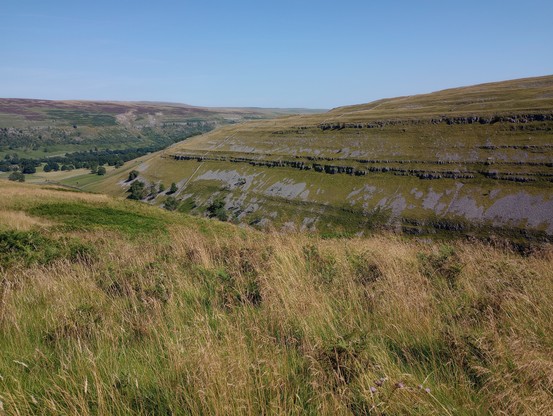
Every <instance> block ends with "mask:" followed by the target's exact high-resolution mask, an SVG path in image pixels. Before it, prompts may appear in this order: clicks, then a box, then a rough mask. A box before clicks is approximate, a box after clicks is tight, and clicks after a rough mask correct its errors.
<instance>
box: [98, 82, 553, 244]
mask: <svg viewBox="0 0 553 416" xmlns="http://www.w3.org/2000/svg"><path fill="white" fill-rule="evenodd" d="M552 143H553V77H552V76H547V77H540V78H528V79H522V80H514V81H505V82H499V83H492V84H484V85H478V86H472V87H464V88H456V89H450V90H445V91H439V92H436V93H432V94H425V95H417V96H410V97H400V98H394V99H385V100H380V101H376V102H374V103H370V104H363V105H357V106H350V107H340V108H337V109H334V110H331V111H329V112H327V113H324V114H317V115H299V116H290V117H284V118H277V119H272V120H265V121H253V122H248V123H242V124H237V125H233V126H227V127H223V128H220V129H217V130H215V131H213V132H210V133H208V134H204V135H201V136H197V137H194V138H191V139H189V140H185V141H182V142H180V143H178V144H175V145H174V146H172V147H170V148H168V149H166V150H165V151H163V152H161V153H158V154H156V155H154V156H151V157H146V158H144V159H141V160H140V162H139V163H138V162H137V163H135V164H133V165H132V166H131V165H129V166H128V167H127V168H126V169H123V170H120V171H117V172H114V173H113V175H108V177H107V178H106V180H105V181H103V182H102V183H101V184H97V185H94V186H91V187H89V188H87V189H90V190H95V191H101V192H109V193H112V194H114V195H126V192H127V190H128V188H129V186H130V184H131V183H130V181H127V179H128V174H129V172H130V171H131V170H137V172H138V173H139V175H138V177H137V179H136V180H138V181H142V182H143V183H144V184H145V185H146V186H148V187H151V186H152V185H153V186H157V185H159V184H164V186H168V185H169V184H171V183H173V182H174V183H175V184H176V185H177V188H178V190H177V191H176V192H174V193H172V194H171V196H172V197H173V198H176V199H177V201H178V202H179V208H178V209H180V210H181V211H184V212H192V213H197V214H200V215H204V214H205V213H206V211H209V209H210V208H209V207H211V206H213V205H214V204H219V205H220V204H221V203H222V204H223V205H224V209H225V210H226V216H227V217H228V218H229V219H230V220H232V221H235V222H239V223H246V224H251V225H256V226H259V227H263V228H276V229H283V228H284V229H296V230H313V231H318V232H323V233H336V232H341V233H347V234H367V233H370V232H371V230H374V229H380V228H385V229H393V230H401V231H403V232H405V233H409V234H417V235H439V234H441V233H442V232H443V231H446V232H447V234H448V235H452V234H454V235H463V236H466V235H468V236H476V237H481V236H489V235H491V234H500V235H510V237H512V238H513V239H518V238H520V237H522V238H523V239H527V238H528V237H531V238H534V239H536V240H537V241H540V240H543V239H547V238H550V236H551V235H553V182H552V181H553V162H552V161H553V144H552ZM168 196H169V195H168V194H167V193H166V192H159V193H158V192H154V193H148V194H145V195H144V197H145V199H146V200H148V201H149V202H150V203H154V204H159V205H163V204H164V203H165V201H166V199H167V197H168ZM548 236H549V237H548Z"/></svg>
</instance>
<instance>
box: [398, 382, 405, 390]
mask: <svg viewBox="0 0 553 416" xmlns="http://www.w3.org/2000/svg"><path fill="white" fill-rule="evenodd" d="M404 387H405V386H404V385H403V383H401V382H398V383H396V388H398V389H402V388H404Z"/></svg>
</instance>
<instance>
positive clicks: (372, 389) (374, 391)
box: [370, 386, 378, 394]
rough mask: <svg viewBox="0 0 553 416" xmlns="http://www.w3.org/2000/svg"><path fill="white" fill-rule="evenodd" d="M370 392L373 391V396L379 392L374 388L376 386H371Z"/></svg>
mask: <svg viewBox="0 0 553 416" xmlns="http://www.w3.org/2000/svg"><path fill="white" fill-rule="evenodd" d="M370 390H371V393H373V394H374V393H376V392H377V391H378V390H377V389H376V387H374V386H371V388H370Z"/></svg>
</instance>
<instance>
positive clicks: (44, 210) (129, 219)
mask: <svg viewBox="0 0 553 416" xmlns="http://www.w3.org/2000/svg"><path fill="white" fill-rule="evenodd" d="M29 212H30V213H31V214H32V215H37V216H42V217H46V218H49V219H52V220H54V221H59V222H62V223H63V224H64V225H66V226H68V227H69V228H70V229H83V230H87V229H95V228H105V229H110V230H115V231H119V232H122V233H124V234H127V235H129V236H133V237H136V236H140V235H149V234H152V233H158V232H165V231H166V228H165V224H164V223H163V221H162V220H161V219H159V218H156V217H153V216H148V215H144V214H141V213H138V212H133V211H129V210H120V209H116V208H111V207H105V206H94V205H84V204H80V203H75V202H60V203H50V204H41V205H38V206H36V207H33V208H31V209H30V211H29Z"/></svg>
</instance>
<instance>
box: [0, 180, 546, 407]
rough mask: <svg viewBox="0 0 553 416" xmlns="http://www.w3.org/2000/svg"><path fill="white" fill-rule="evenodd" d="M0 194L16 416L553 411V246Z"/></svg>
mask: <svg viewBox="0 0 553 416" xmlns="http://www.w3.org/2000/svg"><path fill="white" fill-rule="evenodd" d="M0 191H1V193H2V195H3V198H2V200H1V201H0V247H1V250H0V351H1V354H0V404H1V407H2V408H3V412H5V413H6V414H9V415H11V414H37V413H38V414H52V415H54V414H55V415H60V414H81V415H87V414H130V413H133V414H221V415H223V414H224V415H228V414H237V415H238V414H240V415H243V414H255V415H258V414H313V415H315V414H317V415H319V414H323V415H324V414H368V413H370V414H421V415H444V414H446V415H447V414H467V415H471V414H474V415H477V414H487V413H490V414H520V415H524V414H527V415H535V414H543V415H545V414H549V413H550V411H551V408H552V407H553V399H552V398H551V391H552V389H553V381H552V379H551V369H552V368H553V361H552V359H551V357H553V338H552V334H553V326H552V321H551V319H550V317H551V316H552V314H553V285H552V282H553V274H552V273H553V267H552V266H553V254H552V253H553V251H551V250H552V249H551V247H543V249H542V250H541V251H540V252H536V253H534V254H532V255H530V256H527V257H521V256H519V255H516V254H514V253H511V252H508V251H502V250H500V249H498V248H493V247H490V246H485V245H481V244H468V243H455V244H453V245H450V246H442V245H437V244H422V243H417V242H414V241H405V240H402V239H400V238H397V237H395V236H388V235H376V236H373V237H371V238H354V239H331V240H322V239H320V238H318V237H314V236H308V235H290V234H288V235H279V234H271V233H259V232H256V231H254V230H251V229H241V228H238V227H235V226H232V225H230V224H224V223H221V222H218V221H208V220H202V219H198V218H194V217H189V216H185V215H182V214H174V213H169V212H165V211H162V210H159V209H155V208H152V207H149V206H147V205H144V204H139V203H133V202H130V201H121V200H114V199H111V198H109V197H107V196H103V195H94V194H86V193H77V192H62V191H60V190H56V188H52V187H50V188H45V187H37V186H32V185H18V184H13V183H9V182H6V181H0ZM380 380H382V381H380ZM380 384H381V386H380ZM419 385H420V386H421V387H419ZM426 389H428V390H426ZM0 412H2V411H1V410H0Z"/></svg>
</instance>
